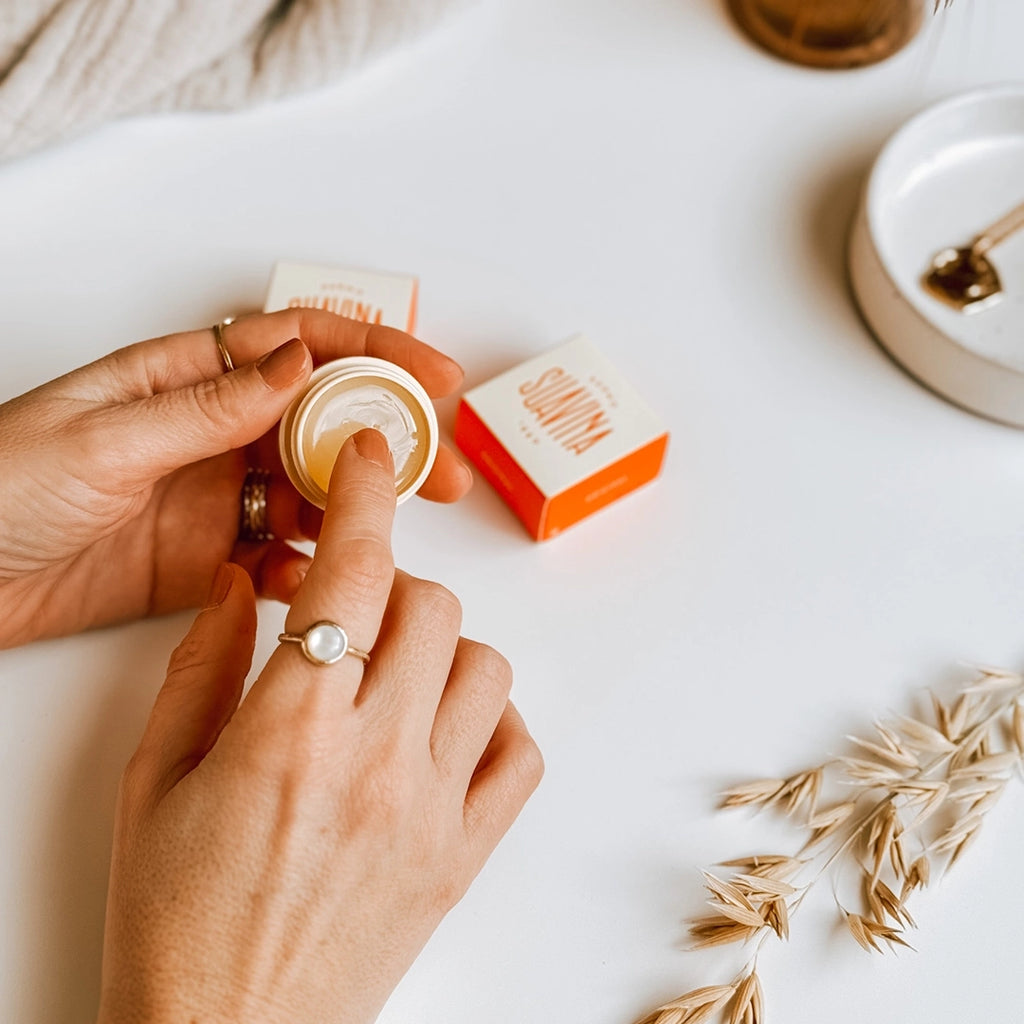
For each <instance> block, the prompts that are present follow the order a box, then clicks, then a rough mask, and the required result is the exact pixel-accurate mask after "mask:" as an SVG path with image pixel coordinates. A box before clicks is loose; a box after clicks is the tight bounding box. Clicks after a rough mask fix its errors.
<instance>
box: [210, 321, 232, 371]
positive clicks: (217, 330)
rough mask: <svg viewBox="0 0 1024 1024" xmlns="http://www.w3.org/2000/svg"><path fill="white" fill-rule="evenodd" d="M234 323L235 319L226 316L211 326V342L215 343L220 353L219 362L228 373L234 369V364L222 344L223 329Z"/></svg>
mask: <svg viewBox="0 0 1024 1024" xmlns="http://www.w3.org/2000/svg"><path fill="white" fill-rule="evenodd" d="M234 322H235V318H234V317H233V316H227V317H225V318H224V319H223V320H220V321H218V322H217V323H215V324H214V325H213V340H214V341H215V342H216V343H217V351H218V352H219V353H220V361H221V362H222V363H223V364H224V369H225V370H226V371H227V372H228V373H230V372H231V371H232V370H233V369H234V368H235V364H234V361H233V360H232V358H231V353H230V352H228V350H227V346H226V345H225V344H224V328H225V327H227V326H228V324H233V323H234Z"/></svg>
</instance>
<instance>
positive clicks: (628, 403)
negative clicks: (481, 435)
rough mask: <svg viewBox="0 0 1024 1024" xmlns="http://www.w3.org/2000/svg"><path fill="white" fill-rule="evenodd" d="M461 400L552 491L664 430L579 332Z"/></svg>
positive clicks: (545, 490) (549, 493)
mask: <svg viewBox="0 0 1024 1024" xmlns="http://www.w3.org/2000/svg"><path fill="white" fill-rule="evenodd" d="M463 400H464V401H465V402H466V403H467V404H468V405H469V406H470V407H471V408H472V409H473V410H474V412H476V414H477V415H478V416H479V417H480V419H481V420H482V421H483V422H484V424H485V425H486V426H487V428H488V429H489V430H490V431H491V433H492V434H494V435H495V437H496V438H497V439H498V440H499V441H500V442H501V444H502V445H503V446H504V448H505V450H506V451H507V452H508V453H509V454H510V455H511V456H512V458H514V459H515V460H516V462H518V463H519V465H520V466H521V467H522V468H523V469H524V470H525V471H526V472H527V474H528V475H529V476H530V478H531V479H532V480H533V482H534V483H535V484H536V485H537V487H538V488H539V489H540V490H541V491H542V492H543V493H544V494H545V495H547V496H549V497H551V496H554V495H556V494H560V493H561V492H562V491H564V490H565V489H566V488H568V487H571V486H573V485H574V484H577V483H580V482H581V481H583V480H586V479H588V478H589V477H591V476H592V475H593V474H594V473H596V472H598V471H599V470H601V469H603V468H604V467H605V466H608V465H610V464H611V463H613V462H615V461H617V460H618V459H620V458H623V457H624V456H626V455H629V454H630V453H631V452H634V451H636V450H637V449H638V448H641V447H643V446H644V445H647V444H650V443H651V442H652V441H654V440H656V439H657V438H659V437H662V436H663V435H664V434H665V433H666V428H665V426H664V424H663V423H662V422H661V420H660V419H659V418H658V416H657V415H656V414H655V413H654V411H653V410H652V409H651V408H650V406H649V405H648V404H647V403H646V402H645V401H644V400H643V398H641V397H640V395H639V393H638V392H637V391H636V389H635V388H634V387H633V386H632V385H631V384H630V383H629V382H628V381H627V380H626V379H625V378H624V377H623V376H622V374H621V373H620V372H619V370H618V369H617V368H616V367H615V365H614V364H613V363H611V362H610V361H609V360H608V359H607V357H605V356H604V355H603V354H602V353H601V352H600V351H599V350H598V349H597V347H596V346H595V345H594V344H593V342H591V341H590V339H589V338H587V337H586V336H585V335H582V334H579V335H575V336H574V337H572V338H570V339H569V340H568V341H566V342H564V343H563V344H561V345H559V346H558V347H556V348H554V349H550V350H549V351H547V352H544V353H542V354H541V355H539V356H536V357H534V358H533V359H529V360H527V361H526V362H524V363H520V364H519V365H518V366H515V367H513V368H512V369H511V370H507V371H505V372H504V373H501V374H499V375H498V376H497V377H493V378H492V379H491V380H489V381H487V382H486V383H484V384H481V385H479V386H477V387H475V388H473V389H472V390H470V391H468V392H467V393H466V394H465V396H464V399H463Z"/></svg>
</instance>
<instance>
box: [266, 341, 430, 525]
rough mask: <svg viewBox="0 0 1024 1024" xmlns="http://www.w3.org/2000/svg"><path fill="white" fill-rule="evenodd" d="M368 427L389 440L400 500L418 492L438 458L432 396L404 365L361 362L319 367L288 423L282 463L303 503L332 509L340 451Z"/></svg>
mask: <svg viewBox="0 0 1024 1024" xmlns="http://www.w3.org/2000/svg"><path fill="white" fill-rule="evenodd" d="M366 427H372V428H374V429H375V430H379V431H380V432H381V433H382V434H383V435H384V436H385V438H386V439H387V442H388V447H389V448H390V449H391V455H392V458H393V459H394V463H395V488H396V490H397V498H398V501H399V502H402V501H404V500H405V499H406V498H408V497H409V496H410V495H412V494H415V493H416V491H417V490H418V489H419V487H420V485H421V484H422V483H423V481H424V480H425V479H426V478H427V475H428V474H429V473H430V469H431V467H432V466H433V464H434V457H435V455H436V454H437V445H438V436H437V435H438V427H437V416H436V414H435V412H434V406H433V404H432V403H431V401H430V397H429V396H428V395H427V393H426V391H424V390H423V386H422V385H421V384H420V383H419V381H417V380H416V378H415V377H413V376H412V375H411V374H409V373H407V372H406V371H405V370H403V369H402V368H401V367H400V366H396V365H395V364H394V363H390V362H388V361H387V360H384V359H375V358H373V357H371V356H353V357H349V358H345V359H337V360H334V361H333V362H330V363H325V364H324V365H323V366H321V367H319V368H318V369H317V370H316V371H315V372H314V373H313V375H312V376H311V377H310V380H309V385H308V386H307V388H306V390H305V392H303V394H301V395H299V396H298V398H296V399H295V401H293V402H292V404H291V405H290V406H289V407H288V409H287V410H286V411H285V414H284V416H283V417H282V418H281V427H280V432H279V435H278V437H279V445H280V450H281V461H282V462H283V464H284V468H285V471H286V472H287V473H288V477H289V479H290V480H291V481H292V483H293V484H294V485H295V487H296V488H297V489H298V491H299V492H300V493H301V494H302V495H303V497H305V498H306V499H307V500H308V501H310V502H312V503H313V504H314V505H318V506H319V507H320V508H324V507H325V505H326V504H327V487H328V484H329V482H330V479H331V473H332V471H333V469H334V463H335V460H336V459H337V457H338V452H339V451H340V450H341V447H342V445H343V444H344V443H345V441H347V440H348V438H349V437H351V436H352V435H353V434H355V433H357V432H358V431H360V430H362V429H364V428H366Z"/></svg>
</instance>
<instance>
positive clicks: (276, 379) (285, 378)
mask: <svg viewBox="0 0 1024 1024" xmlns="http://www.w3.org/2000/svg"><path fill="white" fill-rule="evenodd" d="M305 368H306V346H305V345H303V344H302V342H301V341H300V340H299V339H298V338H292V340H291V341H286V342H285V343H284V344H283V345H281V346H280V347H279V348H275V349H274V351H273V352H268V353H267V354H266V355H265V356H263V357H262V358H261V359H260V360H259V362H257V363H256V369H257V370H258V371H259V374H260V376H261V377H262V378H263V380H264V381H265V382H266V385H267V387H269V388H271V389H272V390H273V391H280V390H281V389H282V388H286V387H288V385H289V384H294V383H295V381H296V380H297V379H298V378H299V376H300V375H301V374H302V372H303V371H304V370H305Z"/></svg>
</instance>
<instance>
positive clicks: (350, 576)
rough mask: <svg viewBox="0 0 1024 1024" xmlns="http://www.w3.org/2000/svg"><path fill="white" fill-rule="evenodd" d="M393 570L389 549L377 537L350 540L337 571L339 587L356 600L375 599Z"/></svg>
mask: <svg viewBox="0 0 1024 1024" xmlns="http://www.w3.org/2000/svg"><path fill="white" fill-rule="evenodd" d="M393 573H394V566H393V562H392V558H391V548H390V547H389V545H388V544H387V542H386V541H385V540H383V539H381V538H379V537H359V538H355V539H353V540H350V541H349V542H348V544H347V545H346V547H345V555H344V558H343V559H342V561H341V564H340V566H339V567H338V576H339V578H340V579H341V581H342V585H343V586H344V587H345V588H346V589H347V590H350V591H354V596H355V597H356V598H357V599H359V598H377V597H379V595H380V592H381V590H382V589H383V588H386V587H388V586H390V584H391V579H392V575H393Z"/></svg>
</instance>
